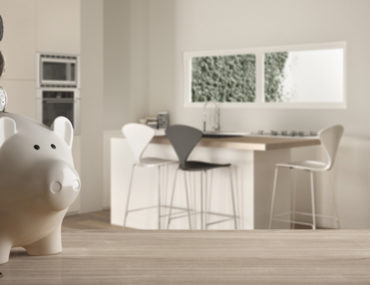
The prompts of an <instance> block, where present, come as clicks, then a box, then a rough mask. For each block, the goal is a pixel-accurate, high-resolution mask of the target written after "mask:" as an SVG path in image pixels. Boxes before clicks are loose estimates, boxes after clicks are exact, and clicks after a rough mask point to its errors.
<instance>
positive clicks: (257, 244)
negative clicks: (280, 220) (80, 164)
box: [0, 229, 370, 285]
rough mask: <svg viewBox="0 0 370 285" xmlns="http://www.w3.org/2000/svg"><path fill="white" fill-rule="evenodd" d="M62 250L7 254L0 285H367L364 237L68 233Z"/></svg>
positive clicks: (369, 238) (369, 246) (369, 240)
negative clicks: (60, 252)
mask: <svg viewBox="0 0 370 285" xmlns="http://www.w3.org/2000/svg"><path fill="white" fill-rule="evenodd" d="M63 245H64V251H63V253H62V254H59V255H54V256H43V257H37V256H27V255H26V254H25V252H24V250H23V249H15V250H13V252H12V256H11V259H10V262H9V263H7V264H5V265H1V266H0V271H1V272H2V273H3V275H4V276H3V277H2V278H1V279H0V284H1V285H2V284H38V285H39V284H370V231H347V230H342V231H330V230H321V231H311V230H297V231H289V230H284V231H265V230H261V231H203V232H202V231H122V230H121V231H119V230H117V229H115V230H113V231H110V230H72V229H68V230H66V231H64V233H63Z"/></svg>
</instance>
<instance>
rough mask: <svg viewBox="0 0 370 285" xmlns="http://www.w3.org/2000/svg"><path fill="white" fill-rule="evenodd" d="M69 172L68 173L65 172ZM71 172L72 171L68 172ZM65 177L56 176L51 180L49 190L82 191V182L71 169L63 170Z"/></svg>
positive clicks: (57, 191) (55, 191)
mask: <svg viewBox="0 0 370 285" xmlns="http://www.w3.org/2000/svg"><path fill="white" fill-rule="evenodd" d="M65 172H67V173H65ZM68 172H70V173H68ZM63 173H64V175H63V178H56V179H54V180H52V181H51V182H50V185H49V190H50V192H52V193H54V194H57V193H59V192H61V191H69V190H73V191H76V192H78V191H80V188H81V182H80V179H79V177H78V176H77V175H75V174H74V173H72V172H71V171H63Z"/></svg>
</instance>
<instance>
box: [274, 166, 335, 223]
mask: <svg viewBox="0 0 370 285" xmlns="http://www.w3.org/2000/svg"><path fill="white" fill-rule="evenodd" d="M307 171H308V173H309V175H310V194H311V217H312V224H311V225H312V229H313V230H316V229H317V220H316V218H317V216H320V215H317V214H316V203H315V177H314V172H313V171H311V170H307ZM278 173H279V167H276V168H275V175H274V185H273V189H272V197H271V209H270V219H269V229H271V227H272V221H273V218H274V207H275V199H276V188H277V182H278ZM294 187H296V185H294ZM293 191H294V192H293V193H294V195H293V199H294V201H293V203H292V205H293V206H292V207H293V208H292V211H293V222H295V212H296V211H295V210H296V209H295V199H296V197H295V196H296V194H295V191H296V189H294V190H293ZM333 196H334V195H333ZM333 201H334V204H335V205H334V208H335V212H336V222H337V225H338V227H339V226H340V222H339V217H338V212H337V208H336V203H335V197H333ZM298 213H299V212H298ZM321 216H322V217H325V216H324V215H321ZM327 217H329V216H327ZM331 218H333V217H332V216H331ZM303 224H304V225H306V223H303Z"/></svg>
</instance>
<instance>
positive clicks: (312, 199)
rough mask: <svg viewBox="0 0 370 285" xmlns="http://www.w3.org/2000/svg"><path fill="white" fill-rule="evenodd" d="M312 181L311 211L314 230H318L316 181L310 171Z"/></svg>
mask: <svg viewBox="0 0 370 285" xmlns="http://www.w3.org/2000/svg"><path fill="white" fill-rule="evenodd" d="M310 178H311V179H310V180H311V209H312V229H313V230H316V209H315V185H314V183H315V181H314V176H313V172H312V171H310Z"/></svg>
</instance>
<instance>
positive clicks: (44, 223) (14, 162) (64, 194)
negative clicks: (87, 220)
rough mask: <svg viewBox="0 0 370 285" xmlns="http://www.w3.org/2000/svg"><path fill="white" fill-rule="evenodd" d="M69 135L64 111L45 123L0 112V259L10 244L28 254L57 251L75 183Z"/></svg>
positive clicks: (77, 188) (77, 187) (76, 188)
mask: <svg viewBox="0 0 370 285" xmlns="http://www.w3.org/2000/svg"><path fill="white" fill-rule="evenodd" d="M72 141H73V127H72V125H71V123H70V121H69V120H68V119H66V118H64V117H58V118H56V119H55V120H54V123H53V126H52V128H51V129H49V128H48V127H46V126H44V125H41V124H39V123H37V122H35V121H32V120H30V119H27V118H25V117H22V116H20V115H15V114H11V113H0V264H1V263H5V262H7V261H8V260H9V254H10V250H11V248H12V247H18V246H21V247H24V248H25V249H26V250H27V252H28V254H30V255H49V254H56V253H59V252H61V251H62V243H61V225H62V221H63V218H64V216H65V214H66V212H67V209H68V207H69V206H70V205H71V204H72V202H73V201H74V200H75V199H76V197H77V195H78V193H79V191H80V186H81V182H80V178H79V175H78V173H77V172H76V170H75V168H74V165H73V159H72V152H71V148H72Z"/></svg>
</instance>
